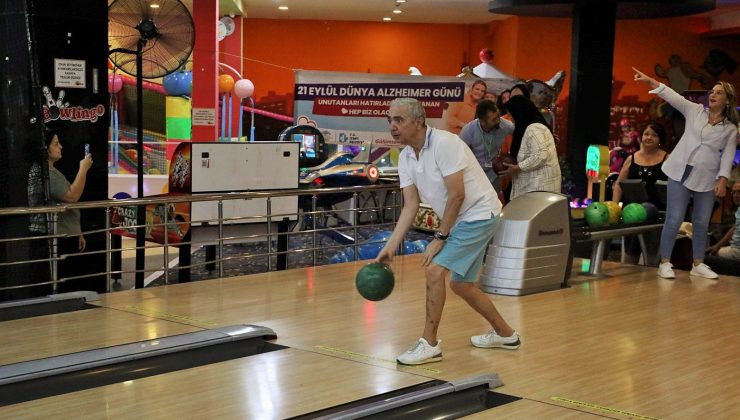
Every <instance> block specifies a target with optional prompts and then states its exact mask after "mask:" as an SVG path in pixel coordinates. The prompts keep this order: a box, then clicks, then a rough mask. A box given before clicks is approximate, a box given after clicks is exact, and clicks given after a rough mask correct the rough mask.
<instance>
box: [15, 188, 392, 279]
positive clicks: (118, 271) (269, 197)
mask: <svg viewBox="0 0 740 420" xmlns="http://www.w3.org/2000/svg"><path fill="white" fill-rule="evenodd" d="M398 193H399V187H398V184H385V185H370V186H357V187H341V188H312V189H291V190H273V191H260V192H238V193H219V194H195V195H171V196H169V195H165V196H157V197H145V198H130V199H123V200H101V201H86V202H79V203H68V204H60V205H56V206H48V207H33V208H26V207H13V208H3V209H0V218H6V217H18V216H25V217H19V220H20V219H23V220H26V221H27V220H29V216H31V215H32V214H51V215H54V214H58V213H61V212H64V211H68V210H71V209H80V210H86V209H87V210H89V209H102V210H103V211H104V212H105V227H104V228H102V229H95V230H87V231H84V232H82V233H83V235H91V234H104V235H105V249H98V250H85V251H83V252H79V253H76V254H74V255H75V256H93V255H102V258H105V267H106V269H105V271H104V272H95V273H88V274H83V275H77V276H69V277H66V278H57V277H56V270H55V269H54V266H55V265H56V264H57V263H59V262H60V261H63V260H65V258H66V257H67V255H56V252H54V249H55V247H52V249H51V250H50V252H49V253H48V255H49V257H48V258H42V259H21V260H15V261H0V268H4V267H11V266H19V265H23V264H38V263H48V264H49V265H50V273H51V274H50V276H51V277H50V280H49V281H44V282H37V283H33V282H29V283H28V284H19V285H12V286H8V285H7V284H5V282H3V281H2V279H0V291H4V290H10V289H18V288H26V287H33V286H39V285H47V284H52V285H54V288H55V290H56V286H57V285H58V284H60V283H64V282H67V281H70V280H75V279H83V278H90V277H96V276H101V275H104V276H105V279H106V290H107V291H111V288H112V285H113V282H114V280H115V281H118V279H120V278H121V276H123V275H124V274H136V273H139V272H152V273H154V272H158V271H163V273H162V277H163V278H164V284H169V283H170V274H169V271H170V269H171V267H170V266H169V265H170V252H169V248H170V246H177V247H186V248H187V251H186V252H188V253H190V251H191V250H192V249H193V248H194V247H201V246H211V247H213V246H215V247H216V250H217V256H216V257H215V258H212V259H207V261H205V262H199V263H191V264H185V265H182V264H178V265H177V266H176V268H172V269H176V270H183V269H188V270H189V269H190V268H196V267H201V266H203V265H207V264H208V265H211V266H212V265H214V264H215V266H216V267H217V268H218V276H219V277H224V274H225V273H224V263H225V262H228V261H230V260H233V259H240V258H256V257H266V258H267V271H272V270H274V269H275V268H276V267H274V265H273V264H272V259H273V257H276V258H277V257H279V256H281V255H283V256H286V257H287V255H289V254H290V255H293V254H295V253H310V255H311V261H312V265H318V264H319V263H320V259H319V254H320V252H322V251H324V252H326V251H327V250H333V249H341V248H345V247H347V246H350V247H352V248H353V250H354V252H353V253H352V254H353V258H354V259H357V258H358V255H359V252H358V248H359V247H361V246H363V245H364V244H367V243H368V241H367V240H366V239H364V238H363V237H361V235H360V233H359V229H361V228H364V227H366V226H373V227H380V228H382V227H386V228H387V230H392V229H393V227H394V226H395V223H396V221H397V218H398V215H399V214H400V210H399V209H400V207H401V205H402V203H401V201H402V198H401V194H398ZM336 194H342V195H345V196H346V200H345V201H344V202H348V203H349V204H350V205H349V208H346V209H344V208H336V207H334V206H330V205H327V206H322V205H321V198H323V197H325V196H327V195H336ZM290 196H298V199H299V200H300V198H301V197H303V198H304V200H305V199H306V198H309V197H310V203H311V204H310V208H306V206H303V207H304V208H303V209H301V208H300V206H299V208H298V209H297V210H296V212H289V213H273V209H272V203H273V200H274V199H276V198H278V197H290ZM255 199H265V200H266V206H265V211H264V213H263V214H250V215H239V216H232V217H224V203H225V202H229V201H232V200H255ZM363 199H364V202H362V200H363ZM184 202H188V203H191V204H192V203H197V202H216V203H217V206H218V217H217V218H216V219H205V220H189V221H185V222H183V221H174V220H170V218H168V217H165V218H164V222H163V223H147V224H146V225H145V226H142V225H130V226H126V228H127V229H131V230H134V229H135V230H136V231H137V232H141V231H142V230H143V229H137V228H152V227H161V228H162V229H163V230H164V232H165V234H164V235H163V241H162V242H163V243H162V244H159V243H154V242H148V243H146V244H145V245H144V246H143V247H136V246H133V247H129V246H126V247H120V246H115V244H116V242H118V241H116V236H117V235H116V234H114V233H112V231H113V230H115V229H120V227H117V226H112V224H111V212H112V211H113V210H114V209H117V208H134V207H135V208H138V209H143V208H145V207H144V206H146V205H152V204H154V205H163V206H165V208H168V205H170V204H175V203H184ZM367 204H371V205H369V206H368V205H367ZM342 214H349V215H350V216H351V217H350V218H349V219H350V221H349V222H347V221H346V220H344V218H343V217H342V216H341V215H342ZM331 218H334V219H335V220H336V222H337V223H335V224H334V225H329V224H328V223H327V220H329V219H331ZM52 219H56V217H52ZM259 219H266V222H259V223H256V220H259ZM288 219H292V223H293V224H294V227H293V229H288V230H287V231H286V230H282V231H281V230H280V229H279V230H278V231H274V226H273V225H275V224H277V223H279V222H283V223H285V222H286V220H288ZM319 220H321V222H319ZM307 221H309V222H308V223H307ZM250 222H251V223H250ZM19 223H21V222H19ZM183 223H186V224H188V225H189V228H190V232H191V234H192V233H193V232H194V231H195V230H196V229H200V228H202V227H213V226H216V227H217V232H218V235H217V238H216V241H215V242H216V243H215V244H213V242H212V241H199V240H193V239H192V238H193V237H194V236H195V235H188V236H186V237H185V239H187V240H184V241H182V242H179V243H177V244H171V243H169V238H168V234H167V232H168V229H169V228H171V227H173V225H174V224H177V225H182V224H183ZM227 225H228V226H235V227H236V230H237V232H236V234H234V233H233V230H234V229H231V230H230V232H231V233H230V234H228V235H227V234H226V229H225V228H226V227H227ZM240 226H264V227H265V228H266V232H264V233H243V232H238V227H240ZM296 227H298V230H295V228H296ZM337 232H340V233H342V234H344V235H346V237H347V238H351V240H352V242H353V243H352V244H351V245H347V244H340V245H329V246H325V245H321V244H320V241H319V238H320V235H325V234H328V233H333V234H336V233H337ZM344 232H349V233H344ZM293 235H304V236H306V235H308V237H310V239H311V240H310V246H307V247H299V248H294V249H281V247H280V246H273V244H272V242H273V240H276V239H277V240H278V243H280V237H281V236H285V238H282V239H286V238H289V237H290V236H293ZM68 236H69V235H61V234H50V235H43V236H34V235H32V234H30V233H29V234H28V235H19V236H15V237H7V238H0V246H14V245H16V244H21V243H24V242H25V243H30V241H43V240H47V241H49V242H52V243H55V242H56V241H57V240H59V239H61V238H66V237H68ZM255 241H259V242H263V241H264V242H266V243H267V251H266V252H263V253H254V254H245V255H238V256H226V255H225V252H224V248H225V246H227V244H230V243H244V242H255ZM283 242H284V243H285V242H289V241H283ZM29 248H30V246H29ZM158 248H162V249H163V253H162V258H163V264H162V266H161V269H160V268H159V267H157V268H155V269H150V268H146V267H145V268H144V269H142V270H136V269H134V270H123V268H122V267H120V268H119V267H117V268H115V269H114V265H115V264H114V261H115V257H116V256H119V257H118V258H119V259H120V253H122V252H126V251H137V250H141V249H144V250H145V251H146V250H152V249H158ZM401 248H402V247H401ZM399 251H400V252H401V253H402V252H403V250H402V249H401V250H399ZM181 255H182V254H181ZM119 261H120V260H119ZM279 268H287V267H286V266H285V265H283V266H282V267H279ZM188 280H189V279H188ZM188 280H185V281H188Z"/></svg>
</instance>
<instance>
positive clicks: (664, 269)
mask: <svg viewBox="0 0 740 420" xmlns="http://www.w3.org/2000/svg"><path fill="white" fill-rule="evenodd" d="M691 271H692V272H693V271H694V270H691ZM658 275H659V276H660V277H663V278H664V279H675V278H676V273H674V272H673V264H671V263H669V262H664V263H660V264H658Z"/></svg>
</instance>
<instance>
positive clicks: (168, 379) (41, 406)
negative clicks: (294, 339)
mask: <svg viewBox="0 0 740 420" xmlns="http://www.w3.org/2000/svg"><path fill="white" fill-rule="evenodd" d="M428 380H429V379H428V378H425V377H422V376H419V375H414V374H411V373H405V372H400V371H396V370H393V369H386V368H381V367H377V366H371V365H368V364H365V363H357V362H352V361H349V360H343V359H338V358H335V357H331V356H326V355H321V354H316V353H312V352H307V351H301V350H297V349H285V350H279V351H274V352H271V353H264V354H260V355H255V356H251V357H245V358H240V359H235V360H230V361H227V362H222V363H216V364H211V365H207V366H201V367H197V368H192V369H186V370H182V371H178V372H172V373H168V374H164V375H157V376H152V377H148V378H143V379H137V380H133V381H127V382H124V383H118V384H113V385H108V386H105V387H100V388H94V389H88V390H84V391H79V392H74V393H69V394H65V395H59V396H55V397H49V398H44V399H40V400H36V401H29V402H26V403H22V404H16V405H12V406H7V407H1V408H0V418H54V417H58V416H59V413H70V414H71V413H74V416H75V417H78V418H81V417H84V418H118V419H128V418H131V419H140V418H141V416H142V415H144V416H146V417H147V418H230V419H237V418H243V419H246V418H248V419H276V418H286V417H291V416H296V415H300V414H304V413H309V412H313V411H317V410H321V409H325V408H328V407H332V406H335V405H339V404H343V403H346V402H348V401H353V400H357V399H361V398H367V397H370V396H373V395H376V394H380V393H385V392H389V391H393V390H396V389H399V388H403V387H407V386H412V385H416V384H419V383H423V382H426V381H428Z"/></svg>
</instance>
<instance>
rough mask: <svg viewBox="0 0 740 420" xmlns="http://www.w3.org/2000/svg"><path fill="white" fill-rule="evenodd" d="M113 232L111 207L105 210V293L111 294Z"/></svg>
mask: <svg viewBox="0 0 740 420" xmlns="http://www.w3.org/2000/svg"><path fill="white" fill-rule="evenodd" d="M110 236H111V232H110V207H106V208H105V291H106V292H108V293H110V290H111V281H112V280H113V278H112V276H111V271H112V270H113V263H112V261H111V258H112V254H111V237H110Z"/></svg>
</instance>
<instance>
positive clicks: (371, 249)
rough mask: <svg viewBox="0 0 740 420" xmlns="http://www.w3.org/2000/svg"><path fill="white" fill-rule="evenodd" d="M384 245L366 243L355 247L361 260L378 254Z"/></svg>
mask: <svg viewBox="0 0 740 420" xmlns="http://www.w3.org/2000/svg"><path fill="white" fill-rule="evenodd" d="M384 246H385V244H383V243H366V244H364V245H360V247H359V248H357V253H358V254H359V256H360V259H361V260H371V259H374V258H375V257H377V256H378V254H380V250H381V249H383V247H384Z"/></svg>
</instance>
